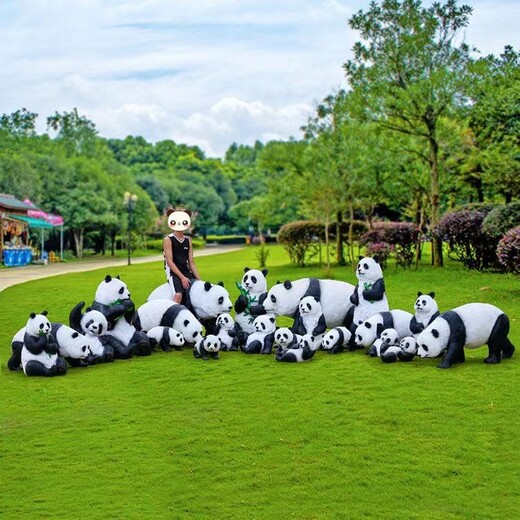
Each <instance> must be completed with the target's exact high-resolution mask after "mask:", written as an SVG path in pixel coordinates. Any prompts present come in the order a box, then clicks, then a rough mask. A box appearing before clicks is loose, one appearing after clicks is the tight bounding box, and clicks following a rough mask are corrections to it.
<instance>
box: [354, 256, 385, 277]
mask: <svg viewBox="0 0 520 520" xmlns="http://www.w3.org/2000/svg"><path fill="white" fill-rule="evenodd" d="M356 276H357V278H358V280H359V281H360V282H375V281H376V280H379V279H380V278H382V277H383V271H382V269H381V266H380V265H379V258H378V257H377V256H373V257H372V258H371V257H369V256H364V257H363V256H360V257H359V262H358V265H357V268H356Z"/></svg>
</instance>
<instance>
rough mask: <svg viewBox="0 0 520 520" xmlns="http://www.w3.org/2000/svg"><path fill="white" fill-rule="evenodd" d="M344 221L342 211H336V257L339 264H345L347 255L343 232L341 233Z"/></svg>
mask: <svg viewBox="0 0 520 520" xmlns="http://www.w3.org/2000/svg"><path fill="white" fill-rule="evenodd" d="M342 223H343V214H342V213H341V211H338V212H337V213H336V258H337V259H338V265H345V255H344V254H343V234H342V233H341V224H342Z"/></svg>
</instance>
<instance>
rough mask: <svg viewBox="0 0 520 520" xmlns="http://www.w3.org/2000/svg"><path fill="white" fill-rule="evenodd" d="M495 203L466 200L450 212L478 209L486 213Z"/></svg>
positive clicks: (494, 206) (491, 209) (493, 207)
mask: <svg viewBox="0 0 520 520" xmlns="http://www.w3.org/2000/svg"><path fill="white" fill-rule="evenodd" d="M496 207H497V205H496V204H495V203H493V202H468V203H467V204H461V205H460V206H456V207H455V208H453V210H451V211H450V213H458V212H459V211H464V210H468V211H480V212H481V213H485V214H486V215H487V214H488V213H489V212H490V211H493V209H495V208H496Z"/></svg>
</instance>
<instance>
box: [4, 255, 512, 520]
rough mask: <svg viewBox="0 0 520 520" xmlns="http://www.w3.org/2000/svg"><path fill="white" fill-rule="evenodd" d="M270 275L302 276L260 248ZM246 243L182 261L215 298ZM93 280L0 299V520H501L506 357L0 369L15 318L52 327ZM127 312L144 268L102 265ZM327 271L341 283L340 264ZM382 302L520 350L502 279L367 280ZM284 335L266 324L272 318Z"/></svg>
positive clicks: (507, 456) (508, 456)
mask: <svg viewBox="0 0 520 520" xmlns="http://www.w3.org/2000/svg"><path fill="white" fill-rule="evenodd" d="M270 251H271V254H270V256H269V258H268V268H269V270H270V273H269V275H268V280H269V283H270V285H272V284H273V283H274V282H275V281H276V280H284V279H297V278H300V277H304V276H320V275H321V270H320V269H319V268H318V267H310V268H305V269H300V268H297V267H292V266H290V265H288V259H287V256H286V255H285V253H284V252H283V250H282V249H281V248H279V247H270ZM255 252H256V249H255V248H248V249H245V250H243V251H240V252H235V253H227V254H224V255H219V256H215V257H201V258H199V259H197V265H198V268H199V271H200V273H201V275H202V276H203V277H204V278H205V279H208V280H210V281H213V282H216V281H218V280H223V281H224V282H225V283H226V286H227V287H228V289H230V292H231V296H232V299H235V298H236V296H237V290H236V289H235V288H234V281H235V280H239V279H240V278H241V275H242V268H243V267H244V266H245V265H248V266H250V267H256V260H255ZM105 274H107V271H106V270H101V271H91V272H88V273H83V274H72V275H64V276H59V277H55V278H48V279H44V280H40V281H36V282H31V283H28V284H23V285H19V286H15V287H12V288H10V289H8V290H6V291H4V292H2V293H0V306H1V307H0V308H1V309H2V311H1V313H0V321H1V327H0V330H1V339H2V341H1V347H0V363H1V366H2V368H1V372H0V399H1V403H2V405H1V412H0V429H1V430H0V517H2V518H6V519H16V518H20V519H35V518H38V519H40V518H45V519H47V518H53V519H55V518H56V519H58V518H59V519H79V518H81V519H108V518H118V519H125V520H126V519H155V518H165V519H172V518H197V519H199V518H200V519H203V518H204V519H205V518H207V519H221V518H226V519H227V518H240V519H242V518H244V519H252V518H258V519H285V518H298V519H335V518H337V519H350V518H352V519H361V518H376V519H386V518H392V519H394V518H395V519H401V520H402V519H430V518H431V519H439V520H441V519H442V520H446V519H458V518H461V519H462V518H463V519H479V520H480V519H488V518H489V519H494V518H501V519H502V518H503V519H508V520H509V519H514V518H519V517H520V458H519V448H518V441H517V437H518V433H519V431H520V421H519V408H520V397H519V392H518V388H519V386H520V385H519V382H520V378H519V374H520V357H519V356H520V353H519V352H517V354H516V356H514V357H513V359H511V360H507V361H505V362H503V363H501V364H500V365H496V366H486V365H484V364H483V363H482V360H483V358H484V357H485V356H486V355H487V349H486V348H482V349H478V350H476V351H468V352H467V356H466V363H465V364H463V365H457V366H455V367H454V368H452V369H450V370H438V369H437V368H436V365H437V363H438V360H414V361H413V362H411V363H400V364H398V363H396V364H392V365H385V364H383V363H381V362H380V361H379V360H376V359H371V358H368V357H367V356H365V355H364V354H363V353H362V352H360V351H357V352H354V353H345V354H340V355H337V356H330V355H328V354H326V353H323V352H318V353H317V354H316V356H315V357H314V359H313V360H312V361H311V362H310V363H301V364H284V363H276V362H275V361H274V359H273V357H271V356H269V357H266V356H260V355H258V356H245V355H244V354H242V353H239V352H231V353H223V354H221V359H220V360H219V361H207V362H204V361H202V360H195V359H194V358H193V355H192V353H191V351H189V350H185V351H183V352H170V353H163V352H159V353H156V354H154V355H153V356H152V357H149V358H134V359H132V360H129V361H116V362H115V363H114V364H108V365H102V366H95V367H89V368H87V369H70V371H69V373H68V374H67V375H66V376H65V377H63V378H54V379H37V378H27V377H25V376H23V375H22V374H20V373H10V372H8V370H7V368H6V367H5V364H6V361H7V359H8V356H9V353H10V341H11V338H12V336H13V334H14V333H15V332H16V331H17V330H18V328H19V327H21V326H23V325H24V323H25V322H26V319H27V317H28V314H29V313H30V312H31V311H41V310H42V309H44V308H46V309H48V310H49V317H50V318H51V320H55V321H66V320H67V316H68V312H69V310H70V309H71V308H72V307H73V306H74V305H75V304H76V303H77V302H78V301H80V300H82V299H83V300H86V301H87V302H90V301H92V299H93V296H94V292H95V289H96V287H97V285H98V283H99V282H100V281H101V280H102V279H103V278H104V276H105ZM110 274H112V275H116V274H120V275H121V277H122V279H123V280H125V281H126V282H127V283H128V285H129V287H130V290H131V291H132V297H133V299H134V300H135V302H136V304H137V305H139V304H142V303H143V302H144V301H145V299H146V296H147V294H148V293H149V292H150V291H151V290H152V289H153V288H154V287H155V286H156V285H159V284H160V283H162V282H163V277H164V275H163V269H162V265H161V263H160V262H158V263H157V264H141V265H132V266H130V267H122V268H118V269H117V271H115V272H111V273H110ZM333 275H334V277H335V278H337V279H344V280H347V281H350V282H351V283H355V277H354V275H353V273H352V270H351V269H350V268H337V269H335V270H334V272H333ZM385 281H386V287H387V291H388V297H389V301H390V305H391V307H392V308H403V309H407V310H409V311H412V310H413V302H414V301H415V295H416V292H417V291H418V290H421V291H423V292H429V291H431V290H435V291H436V292H437V300H438V302H439V305H440V307H441V310H447V309H449V308H451V307H454V306H457V305H460V304H462V303H466V302H470V301H483V302H489V303H493V304H496V305H498V306H499V307H501V308H502V309H503V310H504V311H505V312H506V313H507V314H508V315H509V317H510V319H511V324H512V332H511V335H510V337H511V340H512V342H513V343H514V344H515V345H516V346H517V349H519V348H520V281H519V279H518V278H514V277H512V276H506V275H498V274H492V273H484V274H483V273H477V272H470V271H467V270H464V269H463V268H461V267H460V266H459V265H458V264H455V263H448V265H447V267H446V268H444V269H443V270H434V269H432V268H430V267H429V266H426V265H425V266H422V267H421V268H420V269H419V270H418V271H414V270H412V271H403V270H399V271H395V270H394V268H393V267H390V268H389V269H388V270H387V271H386V272H385ZM285 323H287V321H286V320H280V324H285Z"/></svg>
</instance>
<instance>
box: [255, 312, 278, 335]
mask: <svg viewBox="0 0 520 520" xmlns="http://www.w3.org/2000/svg"><path fill="white" fill-rule="evenodd" d="M253 327H254V329H255V332H259V333H261V334H266V335H267V334H271V333H273V332H275V330H276V320H275V317H274V316H273V315H272V314H262V315H261V316H257V317H256V318H255V321H253Z"/></svg>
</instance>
